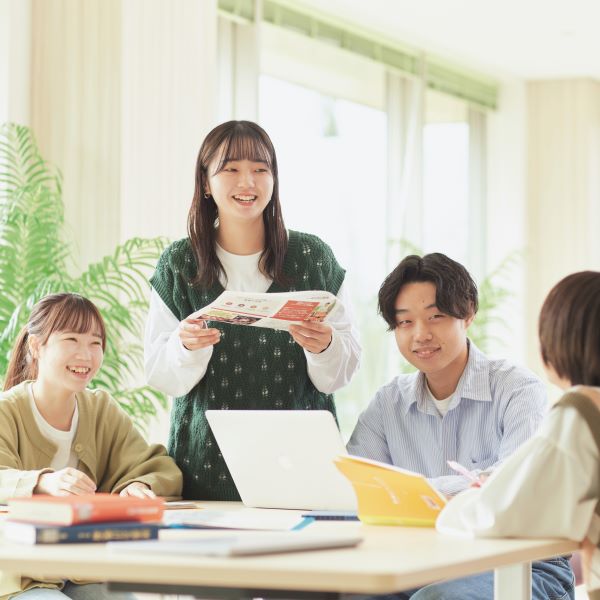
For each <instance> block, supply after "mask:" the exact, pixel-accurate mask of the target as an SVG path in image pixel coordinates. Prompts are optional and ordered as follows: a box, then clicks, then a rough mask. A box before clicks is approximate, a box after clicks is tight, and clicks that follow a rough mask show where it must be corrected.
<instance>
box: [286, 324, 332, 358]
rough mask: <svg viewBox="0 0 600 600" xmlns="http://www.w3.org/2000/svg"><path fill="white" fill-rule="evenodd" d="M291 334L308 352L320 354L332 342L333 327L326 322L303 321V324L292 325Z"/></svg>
mask: <svg viewBox="0 0 600 600" xmlns="http://www.w3.org/2000/svg"><path fill="white" fill-rule="evenodd" d="M290 335H291V336H292V338H294V341H295V342H296V343H297V344H300V346H302V347H303V348H304V349H305V350H308V352H312V353H313V354H319V353H320V352H323V350H326V349H327V348H328V347H329V344H331V340H332V336H333V329H332V328H331V326H329V325H326V324H325V323H316V322H311V321H302V324H301V325H290Z"/></svg>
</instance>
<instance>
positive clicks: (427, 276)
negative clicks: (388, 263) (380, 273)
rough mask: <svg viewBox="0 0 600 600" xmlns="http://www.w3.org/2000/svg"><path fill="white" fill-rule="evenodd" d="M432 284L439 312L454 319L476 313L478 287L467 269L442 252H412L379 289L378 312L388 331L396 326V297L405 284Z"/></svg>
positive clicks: (465, 317) (464, 317)
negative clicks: (418, 253)
mask: <svg viewBox="0 0 600 600" xmlns="http://www.w3.org/2000/svg"><path fill="white" fill-rule="evenodd" d="M417 282H430V283H433V285H435V303H436V306H437V308H438V310H439V311H440V312H443V313H444V314H446V315H450V316H451V317H455V318H457V319H467V318H469V317H470V316H472V315H475V313H476V312H477V309H478V307H479V303H478V299H477V286H476V285H475V282H474V281H473V278H472V277H471V275H469V272H468V271H467V270H466V269H465V268H464V267H463V266H462V265H461V264H460V263H457V262H456V261H455V260H452V259H451V258H448V257H447V256H446V255H445V254H441V253H440V252H434V253H432V254H426V255H425V256H423V257H421V256H417V255H416V254H411V255H410V256H407V257H406V258H404V259H403V260H402V261H401V262H400V264H399V265H398V266H397V267H396V268H395V269H394V270H393V271H392V272H391V273H390V274H389V275H388V276H387V277H386V278H385V281H384V282H383V284H382V285H381V287H380V288H379V313H380V314H381V316H382V317H383V318H384V319H385V322H386V323H387V324H388V327H389V329H390V331H391V330H393V329H395V328H396V306H395V305H396V298H397V297H398V294H399V293H400V290H401V289H402V288H403V286H405V285H406V284H408V283H417Z"/></svg>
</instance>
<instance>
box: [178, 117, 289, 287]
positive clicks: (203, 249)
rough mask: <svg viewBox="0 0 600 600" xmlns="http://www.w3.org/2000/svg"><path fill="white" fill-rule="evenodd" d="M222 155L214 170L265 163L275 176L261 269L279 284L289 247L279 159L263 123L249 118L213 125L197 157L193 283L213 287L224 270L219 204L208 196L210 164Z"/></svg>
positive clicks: (191, 219) (191, 222)
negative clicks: (234, 162) (218, 237)
mask: <svg viewBox="0 0 600 600" xmlns="http://www.w3.org/2000/svg"><path fill="white" fill-rule="evenodd" d="M217 155H218V156H219V162H218V165H217V169H216V171H215V173H218V172H219V171H220V170H221V169H223V167H224V166H225V164H226V163H227V162H228V161H232V160H251V161H256V162H264V163H266V164H267V165H268V166H269V169H270V171H271V174H272V176H273V195H272V196H271V200H270V201H269V203H268V204H267V206H266V208H265V210H264V211H263V215H262V217H263V222H264V224H265V248H264V250H263V252H262V254H261V256H260V261H259V268H260V270H261V271H262V272H263V273H264V274H265V275H267V276H268V277H271V279H273V280H274V281H276V282H277V283H283V281H284V276H283V261H284V258H285V253H286V250H287V232H286V230H285V225H284V223H283V216H282V214H281V205H280V203H279V177H278V173H277V157H276V156H275V148H274V147H273V143H272V142H271V139H270V138H269V136H268V135H267V133H266V132H265V130H264V129H262V127H260V126H258V125H257V124H256V123H252V122H251V121H227V123H222V124H221V125H219V126H218V127H215V128H214V129H213V130H212V131H211V132H210V133H209V134H208V135H207V136H206V138H205V139H204V142H203V143H202V146H201V147H200V151H199V152H198V159H197V161H196V183H195V188H194V198H193V200H192V205H191V206H190V211H189V213H188V235H189V238H190V241H191V245H192V251H193V252H194V256H195V258H196V263H197V265H198V271H197V274H196V276H195V277H194V279H193V280H192V284H193V285H202V286H205V287H210V286H212V285H214V284H215V283H216V282H217V281H218V279H219V274H220V273H223V274H224V273H225V270H224V269H223V265H222V264H221V261H219V259H218V258H217V252H216V248H215V243H216V231H215V221H216V219H217V217H218V211H217V205H216V204H215V201H214V199H213V197H212V196H209V197H208V198H205V197H204V192H205V191H206V189H207V182H208V166H209V164H210V163H211V162H212V161H213V160H214V159H215V157H216V156H217Z"/></svg>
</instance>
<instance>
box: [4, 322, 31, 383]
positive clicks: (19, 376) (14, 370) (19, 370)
mask: <svg viewBox="0 0 600 600" xmlns="http://www.w3.org/2000/svg"><path fill="white" fill-rule="evenodd" d="M36 377H37V363H36V362H35V361H34V360H33V357H32V356H31V353H30V352H29V329H28V326H27V325H25V326H24V327H23V329H21V331H20V332H19V335H18V336H17V339H16V341H15V346H14V348H13V351H12V353H11V356H10V362H9V363H8V369H7V370H6V377H5V378H4V391H6V390H9V389H10V388H12V387H14V386H15V385H18V384H19V383H21V382H22V381H26V380H27V379H35V378H36Z"/></svg>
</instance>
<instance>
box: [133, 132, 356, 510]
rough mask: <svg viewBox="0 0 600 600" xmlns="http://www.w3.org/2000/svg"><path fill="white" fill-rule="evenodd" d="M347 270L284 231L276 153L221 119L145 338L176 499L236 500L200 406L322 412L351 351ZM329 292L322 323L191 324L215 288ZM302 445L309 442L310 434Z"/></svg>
mask: <svg viewBox="0 0 600 600" xmlns="http://www.w3.org/2000/svg"><path fill="white" fill-rule="evenodd" d="M344 277H345V271H344V269H342V268H341V267H340V265H339V264H338V263H337V261H336V259H335V257H334V255H333V253H332V251H331V249H330V248H329V247H328V246H327V245H326V244H325V243H324V242H323V241H321V240H320V239H319V238H318V237H316V236H314V235H310V234H306V233H300V232H297V231H287V230H286V228H285V226H284V222H283V217H282V214H281V205H280V203H279V183H278V176H277V159H276V156H275V150H274V148H273V145H272V143H271V140H270V139H269V136H268V135H267V134H266V132H265V131H264V130H263V129H262V128H261V127H259V126H258V125H256V124H255V123H252V122H249V121H229V122H227V123H223V124H222V125H219V126H218V127H216V128H215V129H213V130H212V131H211V132H210V133H209V134H208V136H207V137H206V139H205V140H204V142H203V144H202V147H201V148H200V152H199V154H198V160H197V164H196V179H195V191H194V197H193V200H192V205H191V207H190V211H189V215H188V237H187V238H184V239H182V240H179V241H177V242H175V243H173V244H172V245H171V246H169V247H168V248H167V249H166V250H165V252H164V253H163V255H162V256H161V258H160V260H159V262H158V265H157V267H156V272H155V273H154V275H153V277H152V279H151V283H152V295H151V299H150V314H149V317H148V321H147V326H146V334H145V342H144V345H145V367H146V376H147V379H148V381H149V383H150V384H151V385H153V386H155V387H156V388H158V389H160V390H162V391H163V392H165V393H167V394H169V395H171V396H174V397H175V400H174V404H173V410H172V413H171V430H170V434H169V452H170V454H171V456H173V458H174V459H175V461H176V462H177V464H178V465H179V467H180V468H181V470H182V471H183V475H184V490H183V494H184V497H186V498H194V499H202V500H239V494H238V493H237V490H236V488H235V485H234V483H233V481H232V479H231V475H230V473H229V471H228V469H227V466H226V465H225V462H224V460H223V458H222V456H221V454H220V453H219V449H218V446H217V443H216V442H215V439H214V437H213V435H212V433H211V431H210V428H209V426H208V423H207V421H206V417H205V411H206V410H208V409H217V410H223V409H296V410H298V409H302V410H316V409H325V410H329V411H331V412H332V413H334V415H335V406H334V403H333V396H332V395H331V394H332V393H333V392H334V391H335V390H337V389H339V388H341V387H342V386H344V385H345V384H347V383H348V382H349V381H350V379H351V377H352V375H353V374H354V372H355V371H356V369H357V368H358V363H359V358H360V345H359V343H358V338H357V334H356V331H355V329H354V327H353V324H352V316H351V314H350V311H349V306H348V299H347V295H346V291H345V286H344ZM225 289H227V290H235V291H246V292H286V291H300V290H327V291H329V292H331V293H333V294H335V295H337V297H338V302H336V308H335V309H334V311H333V312H332V314H331V315H330V317H329V320H328V324H325V323H312V322H311V323H308V322H307V323H303V324H302V325H294V326H291V327H290V332H289V333H288V332H286V331H278V330H273V329H265V328H258V327H241V326H235V325H228V324H223V323H217V322H211V323H210V324H208V323H206V322H202V321H200V322H199V321H197V320H193V319H188V317H189V315H191V313H193V312H194V311H196V310H198V309H200V308H202V307H204V306H206V305H207V304H209V303H210V302H212V301H213V300H215V298H217V296H219V294H221V293H222V292H223V290H225ZM307 443H310V440H309V439H308V436H307Z"/></svg>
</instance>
